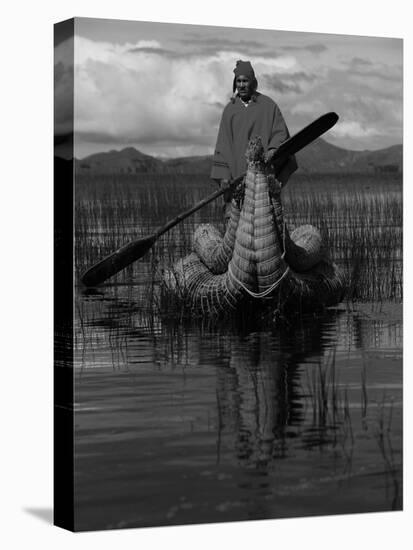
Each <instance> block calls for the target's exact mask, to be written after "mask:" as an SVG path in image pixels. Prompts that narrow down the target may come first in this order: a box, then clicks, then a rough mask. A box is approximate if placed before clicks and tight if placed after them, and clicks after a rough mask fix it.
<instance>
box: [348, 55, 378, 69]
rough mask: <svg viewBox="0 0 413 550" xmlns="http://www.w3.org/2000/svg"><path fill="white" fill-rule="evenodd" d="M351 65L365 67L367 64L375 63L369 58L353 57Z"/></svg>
mask: <svg viewBox="0 0 413 550" xmlns="http://www.w3.org/2000/svg"><path fill="white" fill-rule="evenodd" d="M349 65H350V67H365V66H367V65H373V63H372V62H371V61H369V60H368V59H363V58H362V57H353V58H352V59H351V60H350V63H349Z"/></svg>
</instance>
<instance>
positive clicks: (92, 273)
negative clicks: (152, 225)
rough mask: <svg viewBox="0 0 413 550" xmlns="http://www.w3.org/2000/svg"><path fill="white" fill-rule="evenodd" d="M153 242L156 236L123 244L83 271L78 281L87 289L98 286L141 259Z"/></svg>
mask: <svg viewBox="0 0 413 550" xmlns="http://www.w3.org/2000/svg"><path fill="white" fill-rule="evenodd" d="M155 241H156V235H149V237H144V238H142V239H138V240H136V241H133V242H131V243H128V244H125V245H124V246H122V247H121V248H118V250H116V251H115V252H112V254H109V256H106V258H104V259H103V260H101V261H100V262H98V263H96V264H95V265H93V266H92V267H91V268H89V269H88V270H87V271H85V273H83V275H82V276H81V278H80V280H81V281H82V283H83V284H84V285H85V286H88V287H91V286H97V285H100V284H101V283H103V282H105V281H106V280H107V279H109V278H110V277H112V276H113V275H116V273H118V272H119V271H122V269H125V267H127V266H128V265H130V264H131V263H132V262H135V261H136V260H139V258H142V256H144V255H145V254H146V253H147V252H148V251H149V250H150V248H151V247H152V246H153V244H154V242H155Z"/></svg>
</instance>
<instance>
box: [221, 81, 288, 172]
mask: <svg viewBox="0 0 413 550" xmlns="http://www.w3.org/2000/svg"><path fill="white" fill-rule="evenodd" d="M257 135H258V136H260V137H261V139H262V142H263V145H264V149H265V151H267V150H268V149H272V148H277V147H279V146H280V145H281V143H283V142H284V141H285V140H286V139H288V138H289V137H290V134H289V132H288V128H287V125H286V124H285V121H284V118H283V116H282V114H281V111H280V109H279V107H278V105H277V104H276V103H275V102H274V101H273V100H272V99H271V98H269V97H267V96H265V95H263V94H260V93H258V92H256V101H250V103H249V104H248V107H245V105H244V104H243V102H242V101H241V99H240V98H239V97H237V98H236V100H235V101H234V103H232V102H230V103H228V105H227V106H226V107H225V109H224V112H223V114H222V118H221V123H220V126H219V131H218V138H217V144H216V148H215V153H214V157H213V162H212V171H211V178H212V179H217V180H221V179H232V178H236V177H238V176H241V175H242V174H244V173H245V172H246V169H247V161H246V158H245V151H246V149H247V145H248V142H249V140H250V138H251V137H253V136H257ZM296 169H297V163H296V161H295V158H294V157H293V156H292V157H290V158H289V160H288V161H287V163H286V164H284V166H283V167H282V169H281V171H280V173H278V174H276V175H277V177H278V179H279V180H280V181H281V182H282V183H286V181H287V179H288V178H289V176H290V175H291V174H292V173H293V172H294V171H295V170H296Z"/></svg>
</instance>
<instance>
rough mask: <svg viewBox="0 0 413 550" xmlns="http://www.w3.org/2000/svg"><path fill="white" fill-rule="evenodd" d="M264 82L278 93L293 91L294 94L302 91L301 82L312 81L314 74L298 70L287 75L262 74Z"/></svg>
mask: <svg viewBox="0 0 413 550" xmlns="http://www.w3.org/2000/svg"><path fill="white" fill-rule="evenodd" d="M262 79H263V81H264V83H265V84H266V85H267V86H269V87H270V88H272V89H273V90H276V91H277V92H280V93H289V92H293V93H295V94H301V93H303V88H302V84H303V83H310V82H314V81H315V80H316V79H317V77H316V75H313V74H309V73H305V72H304V71H299V72H295V73H291V74H288V75H278V74H263V75H262Z"/></svg>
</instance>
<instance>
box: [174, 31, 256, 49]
mask: <svg viewBox="0 0 413 550" xmlns="http://www.w3.org/2000/svg"><path fill="white" fill-rule="evenodd" d="M180 43H181V44H184V45H186V46H188V45H189V46H198V47H200V48H202V49H204V48H209V47H213V48H215V49H216V50H221V51H222V50H233V49H237V48H242V49H247V48H248V50H254V49H263V47H264V46H263V44H262V42H257V41H256V40H229V39H228V38H222V37H219V36H215V37H214V36H211V37H200V36H198V35H195V34H193V35H192V37H191V38H182V39H181V40H180Z"/></svg>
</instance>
